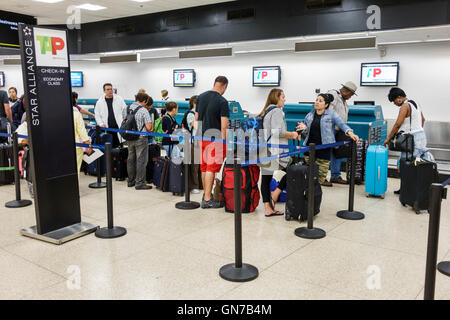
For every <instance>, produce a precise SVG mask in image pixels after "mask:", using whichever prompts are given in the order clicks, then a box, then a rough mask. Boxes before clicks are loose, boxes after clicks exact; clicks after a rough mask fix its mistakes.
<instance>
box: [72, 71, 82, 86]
mask: <svg viewBox="0 0 450 320" xmlns="http://www.w3.org/2000/svg"><path fill="white" fill-rule="evenodd" d="M70 82H71V83H72V87H82V86H83V72H81V71H71V72H70Z"/></svg>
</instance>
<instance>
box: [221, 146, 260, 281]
mask: <svg viewBox="0 0 450 320" xmlns="http://www.w3.org/2000/svg"><path fill="white" fill-rule="evenodd" d="M235 147H237V146H235ZM233 169H234V245H235V263H231V264H227V265H224V266H223V267H222V268H220V271H219V275H220V276H221V277H222V278H223V279H225V280H228V281H233V282H245V281H251V280H253V279H256V278H257V277H258V274H259V272H258V269H257V268H256V267H254V266H252V265H250V264H246V263H242V212H241V210H242V208H241V192H242V177H241V164H240V159H238V158H235V159H234V164H233Z"/></svg>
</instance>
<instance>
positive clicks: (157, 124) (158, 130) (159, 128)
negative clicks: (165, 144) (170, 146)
mask: <svg viewBox="0 0 450 320" xmlns="http://www.w3.org/2000/svg"><path fill="white" fill-rule="evenodd" d="M164 117H166V115H164V116H162V117H159V118H158V119H156V120H155V126H154V127H153V132H154V133H165V132H164V131H163V129H162V119H163V118H164ZM154 139H155V141H156V143H160V144H161V143H162V141H163V137H154Z"/></svg>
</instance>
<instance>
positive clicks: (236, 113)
mask: <svg viewBox="0 0 450 320" xmlns="http://www.w3.org/2000/svg"><path fill="white" fill-rule="evenodd" d="M169 101H174V102H176V103H177V105H178V114H177V115H176V116H175V120H176V121H177V122H178V124H180V125H181V121H182V120H183V117H184V114H185V113H186V112H187V111H188V110H189V101H175V100H169ZM169 101H153V107H154V108H156V109H159V111H160V113H161V109H163V108H164V106H165V104H166V103H167V102H169ZM133 102H134V100H125V104H126V105H127V106H129V105H130V104H132V103H133ZM96 103H97V99H78V105H79V106H80V107H81V108H84V109H87V110H88V111H89V112H92V113H94V107H95V104H96ZM228 107H229V110H230V118H229V124H230V128H238V127H239V126H240V123H241V121H242V120H244V112H243V111H242V108H241V105H240V103H239V102H237V101H228ZM84 117H85V118H84V119H85V120H88V121H89V122H91V123H95V119H94V118H92V117H88V116H84Z"/></svg>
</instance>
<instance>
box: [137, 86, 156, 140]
mask: <svg viewBox="0 0 450 320" xmlns="http://www.w3.org/2000/svg"><path fill="white" fill-rule="evenodd" d="M141 90H142V89H141ZM146 109H147V110H148V114H149V115H150V119H151V120H152V130H151V131H149V132H153V130H154V128H155V127H154V124H155V121H156V119H158V118H159V114H158V111H157V110H156V109H155V108H153V98H152V97H148V100H147V103H146ZM154 142H155V141H154V139H153V137H148V143H150V144H152V143H154Z"/></svg>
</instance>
